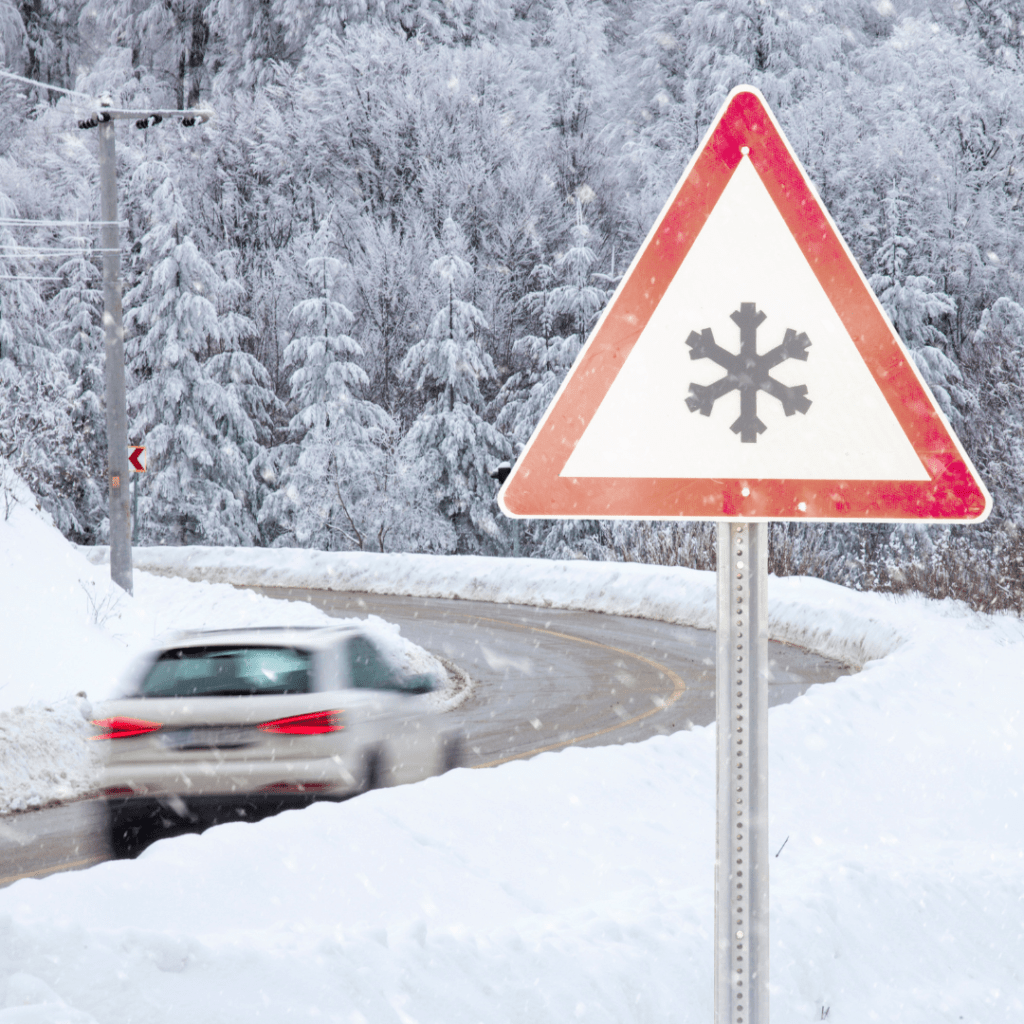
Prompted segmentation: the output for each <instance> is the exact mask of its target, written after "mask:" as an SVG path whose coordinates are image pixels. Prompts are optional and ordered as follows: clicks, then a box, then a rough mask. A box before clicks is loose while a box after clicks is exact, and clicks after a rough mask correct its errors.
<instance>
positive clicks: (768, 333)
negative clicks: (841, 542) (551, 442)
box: [560, 156, 928, 480]
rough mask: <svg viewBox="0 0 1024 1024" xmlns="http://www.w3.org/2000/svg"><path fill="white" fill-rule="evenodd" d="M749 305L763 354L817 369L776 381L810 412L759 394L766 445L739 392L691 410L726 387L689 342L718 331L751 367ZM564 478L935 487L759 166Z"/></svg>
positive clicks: (675, 284) (785, 372)
mask: <svg viewBox="0 0 1024 1024" xmlns="http://www.w3.org/2000/svg"><path fill="white" fill-rule="evenodd" d="M745 303H752V304H753V305H754V306H755V307H756V311H758V312H760V313H763V314H764V320H763V321H762V322H761V323H760V324H759V325H758V326H757V328H756V339H757V352H758V354H760V355H763V354H765V353H767V352H769V351H770V350H772V349H774V348H776V347H777V346H779V345H780V344H781V343H782V341H783V339H784V337H785V334H786V331H787V330H792V331H794V332H796V333H797V334H798V335H799V334H806V335H807V338H808V339H809V341H810V345H809V347H808V348H807V349H806V359H805V360H804V359H799V358H789V359H785V360H784V361H781V362H779V364H778V365H777V366H775V367H774V368H772V369H771V371H770V375H771V377H772V378H774V379H775V380H776V381H778V382H779V383H780V384H782V385H785V386H788V387H791V388H798V387H800V386H801V385H803V386H805V387H806V389H807V390H806V393H805V398H806V399H807V400H809V401H810V405H809V406H808V407H807V408H806V411H805V412H801V411H793V412H791V414H790V415H789V416H787V415H786V413H785V411H784V408H783V404H782V402H781V401H779V400H778V399H777V398H775V397H774V396H772V395H771V394H768V393H766V392H765V391H759V392H758V393H757V396H756V416H757V418H758V419H759V420H760V421H761V423H762V424H763V425H764V427H765V429H764V430H763V431H761V432H759V433H757V435H756V441H754V442H753V443H743V441H742V440H741V437H740V434H739V432H736V431H734V430H733V429H732V425H733V424H734V423H735V421H736V420H737V419H738V418H739V417H740V392H739V391H738V390H733V391H731V392H730V393H728V394H725V395H722V396H721V397H718V398H716V399H715V401H714V402H713V405H712V406H711V408H710V415H707V416H705V415H702V413H701V412H700V411H693V410H691V409H690V408H689V407H688V405H687V402H686V399H687V397H688V396H689V394H690V392H689V390H688V388H687V386H686V385H688V384H690V383H693V384H697V385H700V386H704V387H706V386H710V385H713V384H714V383H715V382H716V381H718V380H719V379H721V378H722V377H723V376H725V374H726V370H725V369H724V368H723V367H722V366H720V365H718V364H717V363H715V362H714V361H713V360H712V359H711V358H707V357H705V358H699V359H693V358H691V348H690V347H689V346H688V345H687V343H686V342H687V339H688V337H689V336H690V334H691V332H696V333H698V334H700V333H701V332H703V331H705V330H707V329H710V330H711V332H712V335H713V337H714V341H715V343H717V345H718V346H720V347H721V348H722V349H725V350H726V351H727V352H729V353H733V354H739V352H740V327H739V326H738V325H737V323H736V322H735V321H734V320H733V319H732V314H733V313H734V312H736V313H739V312H740V311H741V306H742V305H743V304H745ZM683 382H685V385H683ZM681 385H683V386H681ZM801 404H803V403H801ZM560 475H561V476H563V477H620V478H622V477H676V478H678V477H698V478H700V477H736V478H744V477H762V478H763V477H771V478H775V479H782V480H787V479H788V480H878V479H884V480H927V479H928V472H927V470H926V469H925V467H924V465H923V464H922V462H921V459H920V458H919V457H918V455H917V453H916V452H915V451H914V448H913V446H912V445H911V443H910V441H909V440H908V439H907V436H906V434H905V433H904V431H903V429H902V428H901V427H900V424H899V423H898V421H897V420H896V417H895V416H894V415H893V412H892V410H891V409H890V407H889V404H888V402H887V401H886V399H885V396H884V395H883V394H882V392H881V390H880V389H879V387H878V385H877V384H876V383H875V380H874V378H873V377H872V375H871V373H870V372H869V370H868V368H867V366H866V365H865V363H864V358H863V356H862V355H861V354H860V352H858V350H857V347H856V345H855V344H854V342H853V339H852V338H851V337H850V335H849V333H848V332H847V330H846V328H845V327H844V326H843V323H842V321H841V320H840V319H839V316H838V315H837V313H836V311H835V308H834V307H833V305H832V303H831V301H830V300H829V298H828V296H827V295H826V294H825V291H824V289H823V288H822V286H821V284H820V283H819V281H818V279H817V277H816V276H815V273H814V271H813V270H812V269H811V266H810V265H809V263H808V262H807V258H806V257H805V256H804V254H803V252H801V250H800V248H799V246H798V245H797V243H796V240H795V239H794V238H793V234H792V232H791V231H790V230H789V228H788V227H787V226H786V223H785V221H783V219H782V216H781V215H780V213H779V211H778V209H777V208H776V206H775V203H774V202H773V201H772V198H771V196H770V195H769V194H768V191H767V189H766V188H765V186H764V184H763V183H762V181H761V179H760V177H759V175H758V173H757V171H756V169H755V168H754V165H753V164H752V163H751V161H750V159H749V158H748V157H746V156H744V157H743V159H742V160H741V161H740V163H739V165H738V166H737V168H736V170H735V173H734V174H733V176H732V178H731V179H730V180H729V183H728V185H726V187H725V191H724V192H723V194H722V197H721V199H720V200H719V201H718V203H717V205H716V206H715V208H714V210H713V211H712V212H711V214H710V216H709V217H708V219H707V222H706V223H705V225H704V227H703V229H702V230H701V232H700V234H699V235H698V236H697V239H696V240H695V241H694V243H693V248H692V249H691V250H690V254H689V256H688V257H687V259H686V260H685V261H684V262H683V264H682V265H681V266H680V268H679V270H678V271H677V272H676V274H675V276H674V277H673V279H672V282H671V284H670V285H669V286H668V288H667V290H666V292H665V294H664V296H663V298H662V300H661V302H660V303H659V305H658V307H657V309H656V310H655V311H654V313H653V315H652V316H651V318H650V321H649V322H648V324H647V326H646V327H645V328H644V330H643V331H642V333H641V335H640V338H639V340H638V341H637V343H636V345H635V346H634V347H633V349H632V351H631V352H630V354H629V356H628V357H627V359H626V361H625V362H624V364H623V366H622V369H621V370H620V371H619V374H618V376H617V377H616V378H615V380H614V382H613V383H612V385H611V387H610V388H609V389H608V393H607V394H606V395H605V397H604V400H603V401H602V403H601V405H600V408H598V410H597V412H596V413H595V415H594V417H593V419H592V420H591V421H590V424H589V425H588V426H587V427H586V429H585V430H584V431H583V435H582V437H581V438H580V440H579V442H578V443H577V445H576V447H575V449H574V450H573V452H572V454H571V455H570V456H569V460H568V462H567V463H566V464H565V467H564V468H563V469H562V472H561V474H560Z"/></svg>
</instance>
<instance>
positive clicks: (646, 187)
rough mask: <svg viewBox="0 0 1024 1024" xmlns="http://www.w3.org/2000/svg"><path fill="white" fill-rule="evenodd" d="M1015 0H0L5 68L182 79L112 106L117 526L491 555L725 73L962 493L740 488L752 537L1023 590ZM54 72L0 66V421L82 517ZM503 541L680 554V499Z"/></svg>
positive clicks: (16, 463)
mask: <svg viewBox="0 0 1024 1024" xmlns="http://www.w3.org/2000/svg"><path fill="white" fill-rule="evenodd" d="M1022 28H1024V3H1021V0H947V2H942V0H934V2H929V0H800V2H796V0H793V2H789V0H511V2H507V3H502V2H499V0H107V2H98V0H95V2H82V0H0V57H2V60H3V68H4V69H5V70H7V71H9V72H11V73H14V74H18V75H22V76H26V77H28V78H31V79H34V80H38V81H43V82H46V83H49V84H52V85H55V86H58V87H61V88H64V89H69V90H77V91H80V92H82V93H83V94H87V95H89V96H98V95H101V94H104V93H107V94H109V95H110V96H111V97H112V99H113V101H114V104H115V105H116V106H119V107H126V108H132V109H145V108H152V107H167V108H174V109H181V108H183V107H195V106H198V107H209V108H211V109H212V110H213V111H214V112H215V114H214V116H213V117H212V118H211V120H210V121H208V122H207V123H205V124H202V125H195V126H184V125H183V124H182V123H181V121H180V119H179V120H174V119H170V118H168V119H165V120H164V121H163V122H162V123H160V124H150V125H149V126H147V127H144V128H141V129H140V128H136V126H135V125H134V124H132V122H130V121H128V122H120V123H119V125H118V128H117V133H118V137H117V147H118V186H119V203H120V207H119V214H120V217H121V219H122V222H123V223H122V228H121V232H122V234H121V242H122V250H121V251H122V264H121V266H122V276H123V282H124V310H125V327H126V342H125V346H126V359H127V373H128V416H129V440H130V442H131V443H133V444H140V445H145V446H146V447H147V453H148V459H149V471H148V472H147V473H146V474H145V475H144V476H143V477H141V481H140V487H139V494H138V516H137V523H136V533H137V542H138V543H140V544H158V545H159V544H171V545H177V544H212V545H266V546H297V547H313V548H322V549H330V550H367V551H427V552H437V553H446V552H451V553H482V554H498V555H510V554H511V553H512V551H513V542H514V529H513V524H512V523H510V522H509V521H507V520H505V519H504V517H503V516H502V515H501V514H500V512H499V511H498V508H497V504H496V502H495V494H496V491H497V484H496V482H495V481H494V479H492V477H491V475H490V472H491V471H492V470H493V469H494V468H495V467H496V466H497V465H498V464H499V463H501V462H502V461H504V460H513V459H514V458H515V457H516V455H517V453H518V452H519V451H520V450H521V449H522V447H523V445H524V444H525V442H526V440H527V439H528V437H529V436H530V434H531V432H532V430H533V428H534V426H535V424H536V422H537V420H538V419H539V417H540V415H541V413H542V412H543V410H544V409H545V408H546V406H547V404H548V402H549V400H550V399H551V398H552V397H553V395H554V393H555V391H556V390H557V388H558V385H559V383H560V382H561V380H562V378H563V376H564V375H565V373H566V371H567V369H568V368H569V366H570V365H571V364H572V362H573V360H574V358H575V356H576V354H577V352H578V351H579V348H580V346H581V344H582V342H583V341H584V340H585V338H586V336H587V333H588V332H589V330H590V328H591V327H592V326H593V324H594V322H595V321H596V319H597V317H598V315H599V313H600V311H601V309H602V308H603V305H604V303H605V302H606V300H607V298H608V297H609V296H610V295H611V293H612V291H613V290H614V288H615V285H616V282H617V281H618V280H619V277H620V276H621V274H622V273H623V271H624V270H625V269H626V268H627V267H628V265H629V263H630V261H631V259H632V257H633V255H634V253H635V252H636V250H637V248H638V246H639V245H640V243H641V242H642V240H643V238H644V237H645V235H646V233H647V230H648V228H649V227H650V225H651V223H652V222H653V220H654V218H655V217H656V215H657V213H658V211H659V210H660V208H661V206H662V204H663V203H664V202H665V200H666V198H667V197H668V195H669V193H670V191H671V189H672V187H673V186H674V184H675V182H676V181H677V179H678V177H679V175H680V174H681V172H682V170H683V169H684V167H685V166H686V163H687V161H688V160H689V158H690V156H691V155H692V153H693V152H694V150H695V148H696V146H697V144H698V143H699V141H700V139H701V137H702V136H703V134H704V132H705V131H706V129H707V128H708V126H709V124H710V123H711V120H712V118H713V117H714V115H715V113H716V111H717V109H718V108H719V106H720V105H721V103H722V101H723V100H724V98H725V96H726V95H727V93H728V92H729V90H730V89H731V88H732V87H733V86H735V85H737V84H740V83H750V84H753V85H755V86H757V87H758V88H759V89H760V90H761V91H762V92H763V93H764V94H765V96H766V98H767V100H768V102H769V103H770V104H771V105H772V107H773V109H774V110H775V112H776V113H777V115H778V117H779V119H780V121H781V122H782V125H783V128H784V129H785V131H786V132H787V134H788V136H789V138H790V141H791V143H792V144H793V147H794V148H795V150H796V152H797V153H798V155H799V156H800V158H801V160H802V161H803V163H804V165H805V167H806V168H807V171H808V173H809V174H810V176H811V178H812V179H813V181H814V182H815V184H816V185H817V188H818V190H819V192H820V194H821V196H822V198H823V200H824V202H825V204H826V206H827V207H828V209H829V210H830V212H831V213H832V215H833V217H834V218H835V219H836V221H837V223H838V225H839V228H840V230H841V232H842V233H843V235H844V236H845V238H846V240H847V242H848V243H849V245H850V246H851V248H852V249H853V251H854V254H855V256H856V257H857V259H858V260H859V262H860V264H861V266H862V267H863V269H864V272H865V274H867V275H868V277H869V279H870V281H871V283H872V285H873V287H874V288H875V290H876V292H877V294H878V295H879V297H880V299H881V302H882V304H883V305H884V306H885V308H886V310H887V311H888V313H889V315H890V316H891V318H892V320H893V321H894V323H895V324H896V326H897V328H898V330H899V332H900V334H901V336H902V338H903V339H904V341H905V342H906V344H907V345H908V346H909V347H910V349H911V350H912V353H913V355H914V357H915V359H916V361H917V364H918V366H919V368H920V370H921V372H922V374H923V375H924V377H925V379H926V380H927V381H928V383H929V384H930V386H931V388H932V391H933V392H934V394H935V396H936V398H937V400H938V401H939V403H940V405H941V406H942V408H943V410H944V411H945V413H946V415H947V416H948V417H949V419H950V421H951V422H952V424H953V426H954V428H955V430H956V431H957V433H958V434H959V436H960V438H961V439H962V441H963V442H964V444H965V446H966V448H967V450H968V452H969V454H970V456H971V458H972V459H973V460H974V462H975V465H976V466H977V467H978V469H979V471H980V473H981V475H982V477H983V479H984V480H985V482H986V484H987V486H988V488H989V490H990V491H991V492H992V494H993V497H994V501H995V509H994V512H993V515H992V516H991V518H990V519H989V520H988V522H987V523H985V524H984V525H983V526H976V527H908V526H891V525H889V526H878V525H874V526H869V525H865V526H833V525H829V526H817V525H811V524H788V525H785V524H777V525H773V527H772V550H771V564H770V569H771V571H773V572H776V573H779V574H795V573H801V574H809V575H816V576H821V577H824V578H827V579H832V580H835V581H837V582H840V583H845V584H849V585H853V586H856V587H862V588H872V589H882V590H892V591H904V590H907V589H913V590H919V591H922V592H924V593H927V594H931V595H934V596H946V595H951V596H954V597H958V598H962V599H965V600H968V601H970V602H971V603H972V604H974V605H975V606H976V607H982V608H1013V609H1016V610H1018V611H1019V610H1021V609H1022V608H1024V278H1022V268H1024V264H1022V255H1024V204H1022V194H1024V166H1022V160H1024V35H1022ZM87 109H88V107H87V104H86V101H85V100H84V98H83V99H78V98H77V97H75V96H68V95H65V94H62V93H58V92H56V91H52V90H47V89H45V88H36V87H32V86H28V85H26V84H24V83H21V82H18V81H15V80H12V79H0V112H2V118H3V124H4V127H3V129H2V131H0V256H2V263H3V266H2V267H0V458H2V459H3V460H4V461H3V467H2V472H3V473H4V474H5V476H4V479H5V480H8V479H9V475H10V474H14V473H16V474H18V475H20V476H21V477H23V478H24V479H25V480H26V481H27V482H28V483H29V484H30V486H31V487H32V489H33V490H34V492H35V494H36V496H37V498H38V500H39V502H40V503H41V505H42V506H43V507H44V508H45V509H47V510H48V511H49V512H50V513H51V514H52V516H53V517H54V520H55V522H56V523H57V525H58V526H59V527H60V529H61V530H62V531H63V532H64V533H65V534H66V535H67V536H68V537H70V538H71V539H72V540H75V541H77V542H80V543H103V542H104V538H105V535H106V530H107V523H106V500H107V492H106V489H105V483H104V481H105V465H106V437H105V418H104V399H103V334H102V327H101V311H102V295H101V288H100V284H101V271H100V256H99V255H98V252H97V250H98V249H99V247H100V242H99V237H98V232H97V230H96V228H95V227H94V226H92V225H94V224H95V222H96V221H97V220H99V216H100V215H99V187H98V170H97V159H96V141H97V140H96V133H95V132H89V131H82V130H80V129H79V128H78V120H79V118H80V117H81V116H82V114H83V112H85V111H86V110H87ZM11 493H13V492H12V489H11V487H10V486H8V485H6V484H5V485H4V487H3V495H2V496H0V497H3V500H4V501H6V502H8V504H9V502H10V500H11V498H10V495H11ZM2 510H3V502H2V501H0V511H2ZM518 543H519V546H520V549H521V552H522V554H523V555H527V556H534V557H561V558H565V557H577V558H604V559H613V560H615V559H619V560H638V561H652V562H661V563H666V564H683V565H691V566H695V567H698V568H710V567H712V566H713V564H714V527H713V524H670V523H627V522H617V523H610V522H606V523H597V522H550V521H530V522H524V523H522V524H521V529H520V536H519V538H518Z"/></svg>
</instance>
